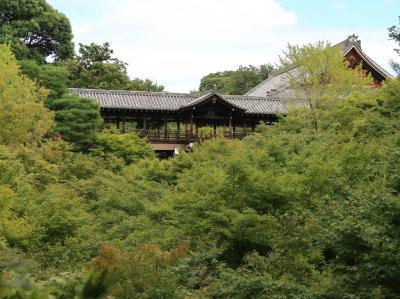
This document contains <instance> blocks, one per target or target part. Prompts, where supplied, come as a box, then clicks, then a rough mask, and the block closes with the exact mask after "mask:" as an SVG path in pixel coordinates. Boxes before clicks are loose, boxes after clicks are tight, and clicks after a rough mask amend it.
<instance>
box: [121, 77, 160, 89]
mask: <svg viewBox="0 0 400 299" xmlns="http://www.w3.org/2000/svg"><path fill="white" fill-rule="evenodd" d="M127 89H128V90H139V91H156V92H157V91H163V90H164V86H163V85H159V84H157V83H154V82H153V81H151V80H150V79H145V80H142V79H139V78H135V79H133V80H131V81H130V82H129V84H128V87H127Z"/></svg>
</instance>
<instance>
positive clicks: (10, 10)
mask: <svg viewBox="0 0 400 299" xmlns="http://www.w3.org/2000/svg"><path fill="white" fill-rule="evenodd" d="M0 12H1V13H0V43H7V44H10V45H11V49H12V51H13V52H14V54H15V56H16V57H17V59H35V60H37V61H40V62H44V61H45V60H46V59H47V58H49V57H53V58H55V59H56V60H62V59H67V58H70V57H71V56H72V54H73V49H74V45H73V43H72V37H73V36H72V31H71V25H70V23H69V20H68V19H67V17H66V16H65V15H63V14H62V13H60V12H58V11H57V10H55V9H54V8H53V7H51V6H50V5H49V4H48V3H47V2H46V1H45V0H26V1H16V0H2V1H1V2H0Z"/></svg>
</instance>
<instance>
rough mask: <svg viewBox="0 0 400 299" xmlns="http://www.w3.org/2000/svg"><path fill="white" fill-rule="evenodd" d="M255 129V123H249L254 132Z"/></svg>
mask: <svg viewBox="0 0 400 299" xmlns="http://www.w3.org/2000/svg"><path fill="white" fill-rule="evenodd" d="M255 130H256V124H255V123H252V124H251V131H252V132H254V131H255Z"/></svg>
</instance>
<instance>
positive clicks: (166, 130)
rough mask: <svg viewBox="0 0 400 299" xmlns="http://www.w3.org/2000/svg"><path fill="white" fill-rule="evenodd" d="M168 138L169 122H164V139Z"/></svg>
mask: <svg viewBox="0 0 400 299" xmlns="http://www.w3.org/2000/svg"><path fill="white" fill-rule="evenodd" d="M167 138H168V120H166V119H165V120H164V139H167Z"/></svg>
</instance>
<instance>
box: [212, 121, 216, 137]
mask: <svg viewBox="0 0 400 299" xmlns="http://www.w3.org/2000/svg"><path fill="white" fill-rule="evenodd" d="M213 129H214V138H215V137H217V124H216V123H215V120H214V123H213Z"/></svg>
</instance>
